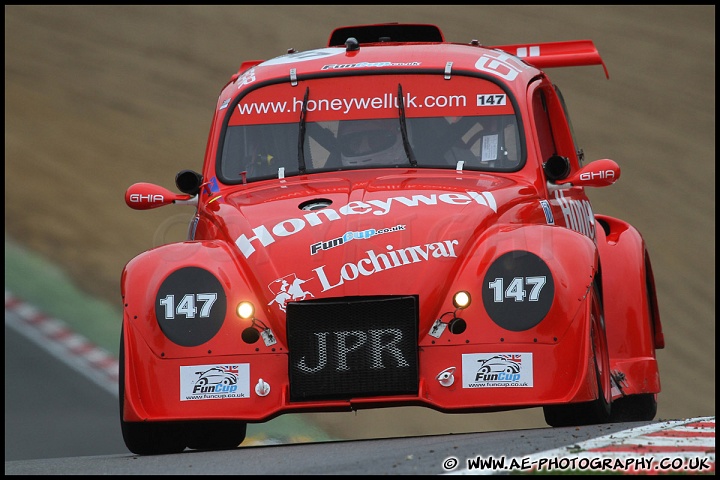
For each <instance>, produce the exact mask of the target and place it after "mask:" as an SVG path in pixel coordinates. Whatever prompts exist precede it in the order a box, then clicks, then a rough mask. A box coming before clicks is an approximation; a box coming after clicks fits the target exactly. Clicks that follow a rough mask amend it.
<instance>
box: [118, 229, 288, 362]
mask: <svg viewBox="0 0 720 480" xmlns="http://www.w3.org/2000/svg"><path fill="white" fill-rule="evenodd" d="M259 290H260V287H259V286H258V285H256V284H254V283H253V281H252V280H251V279H250V278H249V277H248V276H247V275H244V274H243V269H242V268H241V266H240V263H239V261H238V258H237V254H236V250H235V249H234V248H233V247H232V245H231V244H229V243H227V242H224V241H221V240H203V241H187V242H179V243H172V244H168V245H163V246H160V247H157V248H154V249H152V250H148V251H146V252H144V253H142V254H140V255H138V256H137V257H135V258H134V259H132V260H131V261H130V262H128V264H127V265H126V266H125V268H124V270H123V274H122V279H121V291H122V295H123V307H124V322H125V324H126V327H125V328H126V330H127V329H130V328H131V329H133V330H135V332H134V334H133V335H128V338H142V339H143V341H144V342H145V343H147V346H148V347H149V348H150V350H151V351H152V352H153V354H154V355H156V356H158V357H160V356H162V357H163V358H180V357H188V356H194V355H205V354H207V350H208V345H212V350H213V353H215V354H217V355H222V354H242V353H247V352H244V351H243V350H244V348H245V347H246V348H247V351H248V352H250V351H251V347H250V346H247V344H245V343H243V342H240V343H241V344H242V345H243V346H245V347H243V346H240V347H238V346H237V345H235V343H236V342H234V341H233V340H237V339H238V338H240V336H241V334H242V331H243V330H244V329H245V328H247V327H249V326H250V322H251V320H244V319H241V318H240V317H238V315H237V314H236V313H235V309H236V307H237V305H238V304H239V303H240V302H241V301H251V302H254V304H255V305H256V306H258V305H262V304H263V301H262V300H260V299H261V298H263V297H261V296H260V295H259V294H258V293H257V292H259ZM273 330H274V331H278V333H279V334H280V336H279V337H278V338H277V340H278V341H280V342H283V341H284V336H283V335H284V332H279V330H280V329H279V328H274V329H273Z"/></svg>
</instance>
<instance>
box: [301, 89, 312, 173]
mask: <svg viewBox="0 0 720 480" xmlns="http://www.w3.org/2000/svg"><path fill="white" fill-rule="evenodd" d="M309 95H310V87H307V89H306V90H305V98H304V99H303V103H302V109H301V110H300V132H299V133H298V165H299V167H300V173H305V117H306V115H307V104H308V96H309Z"/></svg>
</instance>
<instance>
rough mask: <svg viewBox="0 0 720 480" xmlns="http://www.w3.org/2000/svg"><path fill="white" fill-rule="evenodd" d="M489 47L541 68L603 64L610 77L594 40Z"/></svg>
mask: <svg viewBox="0 0 720 480" xmlns="http://www.w3.org/2000/svg"><path fill="white" fill-rule="evenodd" d="M488 48H496V49H498V50H502V51H504V52H507V53H509V54H511V55H515V56H516V57H520V58H521V59H522V60H523V61H524V62H525V63H527V64H530V65H532V66H533V67H537V68H540V69H542V68H552V67H582V66H586V65H602V67H603V70H605V77H606V78H610V74H609V73H608V70H607V67H606V66H605V63H604V62H603V60H602V58H601V57H600V53H599V52H598V51H597V48H595V44H594V43H593V42H592V40H572V41H568V42H548V43H527V44H517V45H496V46H492V47H488Z"/></svg>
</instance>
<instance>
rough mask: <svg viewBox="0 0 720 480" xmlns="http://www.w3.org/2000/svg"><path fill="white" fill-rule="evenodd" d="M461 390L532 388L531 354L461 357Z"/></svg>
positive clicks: (488, 354)
mask: <svg viewBox="0 0 720 480" xmlns="http://www.w3.org/2000/svg"><path fill="white" fill-rule="evenodd" d="M462 379H463V388H488V387H532V386H533V356H532V353H517V352H511V353H472V354H464V355H463V356H462Z"/></svg>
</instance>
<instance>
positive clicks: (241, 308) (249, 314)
mask: <svg viewBox="0 0 720 480" xmlns="http://www.w3.org/2000/svg"><path fill="white" fill-rule="evenodd" d="M236 311H237V314H238V317H240V318H243V319H245V320H247V319H250V318H253V317H254V316H255V306H254V305H253V304H252V303H250V302H240V304H239V305H238V306H237V310H236Z"/></svg>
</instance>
